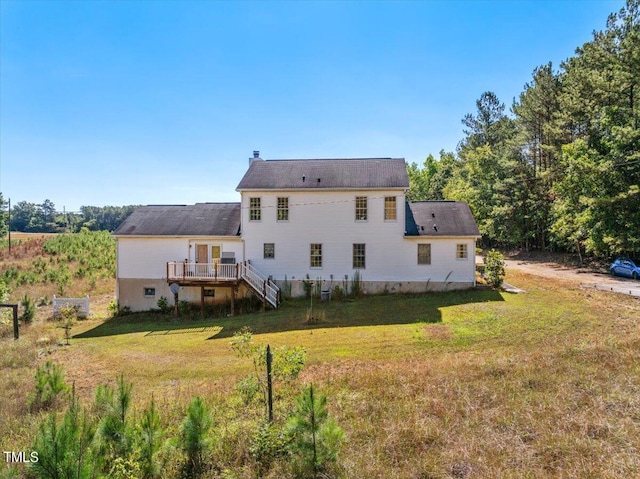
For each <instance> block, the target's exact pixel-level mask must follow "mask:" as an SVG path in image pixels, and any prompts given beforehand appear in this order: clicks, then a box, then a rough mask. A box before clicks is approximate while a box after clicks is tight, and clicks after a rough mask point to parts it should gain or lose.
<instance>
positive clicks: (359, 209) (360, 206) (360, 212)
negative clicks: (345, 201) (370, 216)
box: [356, 196, 367, 221]
mask: <svg viewBox="0 0 640 479" xmlns="http://www.w3.org/2000/svg"><path fill="white" fill-rule="evenodd" d="M366 220H367V197H366V196H356V221H366Z"/></svg>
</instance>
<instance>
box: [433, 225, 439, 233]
mask: <svg viewBox="0 0 640 479" xmlns="http://www.w3.org/2000/svg"><path fill="white" fill-rule="evenodd" d="M433 231H435V232H436V233H437V232H438V225H436V224H434V225H433Z"/></svg>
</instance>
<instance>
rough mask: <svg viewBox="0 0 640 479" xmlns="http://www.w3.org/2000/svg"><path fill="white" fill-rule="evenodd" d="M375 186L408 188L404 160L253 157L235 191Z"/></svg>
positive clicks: (376, 187)
mask: <svg viewBox="0 0 640 479" xmlns="http://www.w3.org/2000/svg"><path fill="white" fill-rule="evenodd" d="M303 177H304V178H305V180H304V181H303V180H302V178H303ZM318 179H319V180H320V181H318ZM378 188H409V178H408V176H407V165H406V163H405V161H404V159H402V158H393V159H392V158H361V159H333V160H330V159H326V160H267V161H265V160H256V161H254V162H253V163H251V165H250V166H249V169H248V170H247V172H246V173H245V175H244V177H243V178H242V180H241V181H240V184H239V185H238V188H237V190H239V191H240V190H253V189H256V190H289V189H295V190H298V189H302V190H306V189H378Z"/></svg>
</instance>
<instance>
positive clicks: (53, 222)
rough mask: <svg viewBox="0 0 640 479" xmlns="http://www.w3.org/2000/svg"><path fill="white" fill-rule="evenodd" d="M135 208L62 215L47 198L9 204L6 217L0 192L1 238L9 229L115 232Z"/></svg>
mask: <svg viewBox="0 0 640 479" xmlns="http://www.w3.org/2000/svg"><path fill="white" fill-rule="evenodd" d="M135 208H136V206H81V207H80V211H79V212H64V211H63V212H61V211H57V210H56V207H55V204H54V203H53V202H52V201H51V200H48V199H47V200H44V201H43V202H42V203H41V204H36V203H30V202H27V201H20V202H18V203H16V204H15V205H11V212H10V213H11V214H10V215H9V211H8V202H7V201H6V200H5V199H4V198H3V196H2V193H1V192H0V238H3V237H4V236H5V235H6V234H7V232H8V228H9V226H10V227H11V231H20V232H25V233H77V232H79V231H80V230H81V229H82V228H86V229H88V230H90V231H114V230H115V229H116V228H117V227H118V226H119V225H120V223H122V222H123V221H124V220H125V219H126V218H127V216H129V215H130V214H131V213H132V212H133V210H134V209H135ZM9 216H10V220H9ZM9 223H10V224H9Z"/></svg>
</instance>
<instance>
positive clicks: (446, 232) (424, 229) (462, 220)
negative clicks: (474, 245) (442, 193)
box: [405, 201, 480, 237]
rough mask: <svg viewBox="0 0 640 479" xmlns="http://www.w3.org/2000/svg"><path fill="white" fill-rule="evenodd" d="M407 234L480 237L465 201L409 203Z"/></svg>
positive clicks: (407, 205) (407, 208)
mask: <svg viewBox="0 0 640 479" xmlns="http://www.w3.org/2000/svg"><path fill="white" fill-rule="evenodd" d="M405 232H406V233H405V234H406V236H429V237H439V236H480V231H479V230H478V225H477V224H476V222H475V220H474V219H473V215H472V214H471V210H470V209H469V205H468V204H467V203H465V202H464V201H414V202H407V203H406V214H405Z"/></svg>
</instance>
